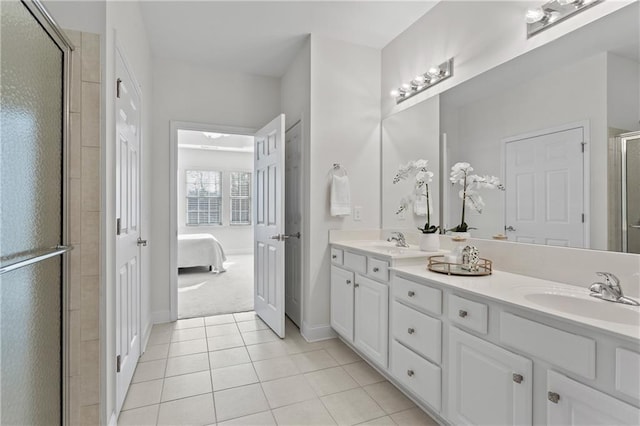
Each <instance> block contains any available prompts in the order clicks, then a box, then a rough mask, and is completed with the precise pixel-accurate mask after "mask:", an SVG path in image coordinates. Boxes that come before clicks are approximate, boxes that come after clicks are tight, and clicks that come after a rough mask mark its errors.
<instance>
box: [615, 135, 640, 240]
mask: <svg viewBox="0 0 640 426" xmlns="http://www.w3.org/2000/svg"><path fill="white" fill-rule="evenodd" d="M618 139H619V140H620V150H621V152H622V251H624V252H627V253H640V191H638V188H640V132H633V133H625V134H622V135H620V136H619V137H618Z"/></svg>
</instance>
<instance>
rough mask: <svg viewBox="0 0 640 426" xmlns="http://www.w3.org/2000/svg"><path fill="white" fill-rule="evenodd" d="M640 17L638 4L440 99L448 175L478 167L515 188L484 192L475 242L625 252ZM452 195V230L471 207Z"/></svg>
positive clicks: (637, 115) (472, 220) (471, 220)
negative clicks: (625, 143)
mask: <svg viewBox="0 0 640 426" xmlns="http://www.w3.org/2000/svg"><path fill="white" fill-rule="evenodd" d="M638 8H639V6H638V3H637V2H636V3H632V4H630V5H629V6H626V7H624V8H622V9H620V10H618V11H617V12H614V13H612V14H610V15H608V16H604V17H602V18H600V19H598V20H597V21H595V22H593V23H591V24H588V25H586V26H585V27H583V28H580V29H578V30H576V31H573V32H572V33H570V34H567V35H565V36H563V37H562V38H560V39H558V40H556V41H553V42H551V43H549V44H547V45H544V46H542V47H539V48H537V49H535V50H533V51H530V52H528V53H527V54H525V55H522V56H520V57H518V58H515V59H513V60H511V61H509V62H507V63H505V64H503V65H501V66H499V67H496V68H494V69H493V70H490V71H488V72H487V73H485V74H482V75H480V76H478V77H476V78H474V79H472V80H469V81H468V82H465V83H462V84H460V85H458V86H456V87H454V88H452V89H451V90H449V91H447V92H445V93H443V94H441V95H440V108H441V109H440V131H441V133H443V134H446V140H447V147H448V148H447V152H446V156H447V157H448V160H447V162H446V166H444V167H445V168H446V169H449V168H450V167H451V165H452V164H455V163H456V162H460V161H464V162H468V163H471V165H472V166H473V167H474V168H475V170H476V171H477V172H479V173H487V174H490V175H496V176H499V177H500V178H501V179H502V181H503V183H504V185H505V187H506V190H505V191H504V192H502V191H486V192H484V193H483V198H484V199H485V202H486V206H485V208H484V211H483V213H482V214H473V213H471V214H470V215H469V217H468V220H467V223H468V224H469V226H471V227H475V228H477V229H475V230H472V231H471V235H472V236H473V237H477V238H492V237H493V236H494V235H496V234H500V233H504V234H506V235H507V236H508V239H509V240H510V241H519V242H526V243H537V244H550V245H559V246H567V247H583V248H593V249H599V250H607V249H608V250H615V251H621V250H622V228H621V226H622V224H621V222H622V220H621V217H622V206H621V198H622V197H621V195H620V194H621V192H620V191H621V189H620V188H621V184H620V182H621V173H620V165H619V164H620V157H619V152H620V149H619V147H618V146H617V145H616V144H618V143H619V142H616V138H615V136H616V135H619V134H621V133H625V132H630V131H635V130H640V124H639V119H640V64H639V62H640V59H639V56H640V46H639V40H640V32H639V29H638V28H639V25H640V23H639V19H638V16H639V14H640V12H639V10H638ZM583 151H584V152H583ZM447 157H445V158H447ZM616 164H617V165H616ZM446 173H448V171H447V172H446ZM446 173H443V175H446ZM630 185H632V186H633V187H635V188H640V182H630ZM445 187H446V188H447V192H449V202H448V203H447V204H446V205H445V209H444V210H445V213H444V214H443V217H444V221H443V222H444V223H443V224H444V225H445V226H448V227H449V228H450V227H452V226H455V225H456V224H457V223H456V221H458V220H459V217H458V216H459V212H460V202H461V200H460V199H459V197H458V195H457V191H458V189H459V188H457V187H452V186H450V185H448V184H447V185H446V186H445ZM637 219H638V220H639V221H640V217H639V218H637ZM638 223H640V222H638ZM632 224H635V222H634V223H632Z"/></svg>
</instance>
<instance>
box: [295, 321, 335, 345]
mask: <svg viewBox="0 0 640 426" xmlns="http://www.w3.org/2000/svg"><path fill="white" fill-rule="evenodd" d="M300 334H301V335H302V337H304V339H305V340H306V341H307V342H319V341H321V340H328V339H333V338H335V337H337V336H338V334H337V333H336V332H335V331H334V330H333V328H331V325H329V324H326V325H316V326H311V325H309V323H307V322H306V321H304V320H303V321H302V327H301V328H300Z"/></svg>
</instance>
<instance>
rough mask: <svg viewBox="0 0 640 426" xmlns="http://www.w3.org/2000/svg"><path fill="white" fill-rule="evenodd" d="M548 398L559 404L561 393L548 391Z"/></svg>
mask: <svg viewBox="0 0 640 426" xmlns="http://www.w3.org/2000/svg"><path fill="white" fill-rule="evenodd" d="M547 399H548V400H549V401H551V402H553V403H554V404H557V403H558V401H560V395H559V394H557V393H555V392H551V391H549V392H547Z"/></svg>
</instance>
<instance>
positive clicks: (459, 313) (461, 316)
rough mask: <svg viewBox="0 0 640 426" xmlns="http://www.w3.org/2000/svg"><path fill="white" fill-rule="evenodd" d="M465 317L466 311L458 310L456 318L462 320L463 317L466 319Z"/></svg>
mask: <svg viewBox="0 0 640 426" xmlns="http://www.w3.org/2000/svg"><path fill="white" fill-rule="evenodd" d="M467 315H468V313H467V311H463V310H462V309H460V310H459V311H458V316H459V317H460V318H464V317H466V316H467Z"/></svg>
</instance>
